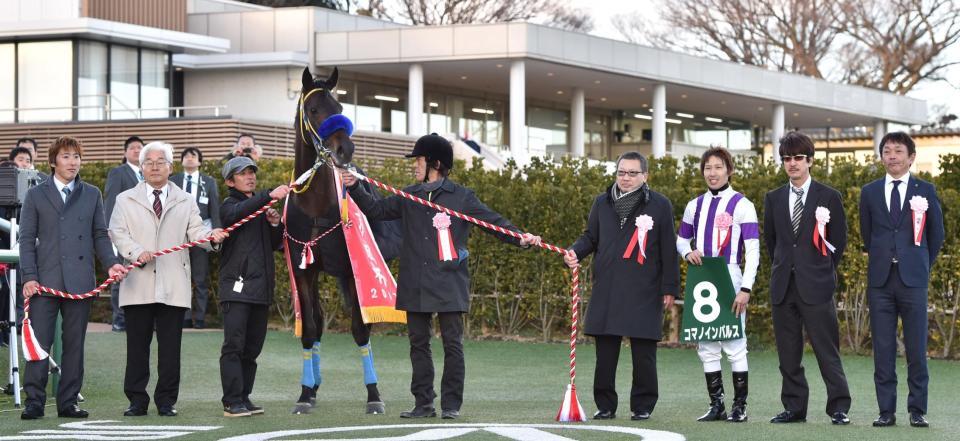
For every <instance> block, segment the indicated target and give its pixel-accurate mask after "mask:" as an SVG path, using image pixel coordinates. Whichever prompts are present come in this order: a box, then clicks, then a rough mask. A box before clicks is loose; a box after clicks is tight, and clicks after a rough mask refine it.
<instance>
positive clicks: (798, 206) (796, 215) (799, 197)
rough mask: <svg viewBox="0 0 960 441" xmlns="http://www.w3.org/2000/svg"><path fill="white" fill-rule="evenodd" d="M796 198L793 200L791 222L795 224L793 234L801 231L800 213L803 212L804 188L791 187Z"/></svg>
mask: <svg viewBox="0 0 960 441" xmlns="http://www.w3.org/2000/svg"><path fill="white" fill-rule="evenodd" d="M790 191H793V194H794V196H796V199H795V200H794V201H793V215H792V216H790V223H791V224H793V235H794V236H796V235H797V234H799V233H800V215H801V214H803V189H802V188H793V187H790Z"/></svg>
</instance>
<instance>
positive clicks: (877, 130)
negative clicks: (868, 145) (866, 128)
mask: <svg viewBox="0 0 960 441" xmlns="http://www.w3.org/2000/svg"><path fill="white" fill-rule="evenodd" d="M886 134H887V122H886V121H884V120H882V119H878V120H877V122H875V123H874V126H873V154H874V155H876V156H877V159H880V141H881V140H883V135H886Z"/></svg>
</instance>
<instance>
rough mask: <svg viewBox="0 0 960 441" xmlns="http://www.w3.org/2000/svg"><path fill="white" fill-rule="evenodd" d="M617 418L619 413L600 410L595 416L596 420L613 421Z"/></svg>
mask: <svg viewBox="0 0 960 441" xmlns="http://www.w3.org/2000/svg"><path fill="white" fill-rule="evenodd" d="M616 417H617V413H616V412H614V411H612V410H598V411H597V413H595V414H593V419H595V420H612V419H614V418H616Z"/></svg>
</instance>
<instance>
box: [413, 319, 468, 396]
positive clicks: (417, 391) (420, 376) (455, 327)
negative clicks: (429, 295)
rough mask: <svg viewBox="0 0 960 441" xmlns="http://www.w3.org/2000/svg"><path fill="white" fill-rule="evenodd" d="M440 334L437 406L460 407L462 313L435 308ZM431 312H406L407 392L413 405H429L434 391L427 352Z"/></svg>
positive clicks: (464, 372) (463, 370) (430, 357)
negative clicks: (409, 369)
mask: <svg viewBox="0 0 960 441" xmlns="http://www.w3.org/2000/svg"><path fill="white" fill-rule="evenodd" d="M437 320H438V321H439V322H440V336H441V338H442V340H443V377H442V378H441V380H440V408H441V409H443V410H460V405H462V404H463V379H464V376H465V375H466V366H465V363H464V360H463V313H462V312H438V313H437ZM432 329H433V314H432V313H429V312H407V332H408V334H409V337H410V364H411V365H413V378H412V379H411V381H410V392H411V393H412V394H413V397H414V399H415V400H416V405H417V406H432V405H433V399H434V398H436V396H437V394H436V393H435V392H434V390H433V376H434V375H433V355H432V354H431V353H430V335H431V334H432Z"/></svg>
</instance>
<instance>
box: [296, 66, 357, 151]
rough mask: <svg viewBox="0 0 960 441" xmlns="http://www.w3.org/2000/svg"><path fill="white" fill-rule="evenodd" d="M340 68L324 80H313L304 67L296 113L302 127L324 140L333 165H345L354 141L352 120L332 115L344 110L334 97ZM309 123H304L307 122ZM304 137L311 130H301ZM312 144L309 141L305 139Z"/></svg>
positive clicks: (307, 135) (308, 69)
mask: <svg viewBox="0 0 960 441" xmlns="http://www.w3.org/2000/svg"><path fill="white" fill-rule="evenodd" d="M338 76H339V71H338V70H337V68H333V72H332V73H331V74H330V76H329V77H328V78H327V79H326V80H314V79H313V75H312V74H310V68H304V69H303V89H302V90H301V99H302V104H301V105H300V111H301V112H303V113H302V114H301V115H299V119H300V120H301V121H300V124H299V125H300V127H301V130H303V129H307V130H310V131H313V132H314V134H315V135H317V136H319V137H321V138H322V140H323V145H324V147H326V148H327V149H329V150H330V157H331V158H332V159H333V161H334V163H335V164H336V165H346V164H349V163H350V161H352V160H353V150H354V146H353V142H352V141H350V135H351V134H352V132H353V126H352V123H350V120H349V119H347V118H346V117H341V118H331V117H333V116H334V115H339V114H340V113H341V112H343V106H341V105H340V103H339V102H337V100H336V98H334V94H333V89H334V88H335V87H337V77H338ZM307 125H308V127H304V126H307ZM301 136H305V139H309V138H310V136H312V135H311V134H307V133H302V134H301ZM308 144H312V142H308Z"/></svg>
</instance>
